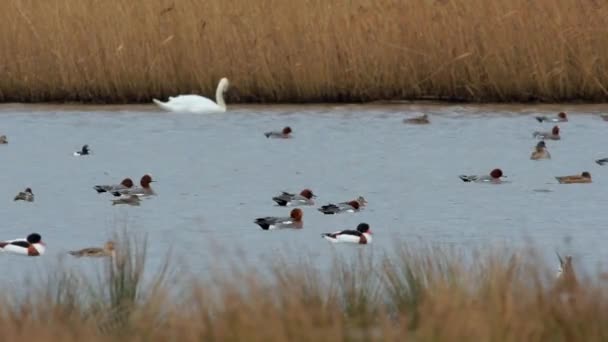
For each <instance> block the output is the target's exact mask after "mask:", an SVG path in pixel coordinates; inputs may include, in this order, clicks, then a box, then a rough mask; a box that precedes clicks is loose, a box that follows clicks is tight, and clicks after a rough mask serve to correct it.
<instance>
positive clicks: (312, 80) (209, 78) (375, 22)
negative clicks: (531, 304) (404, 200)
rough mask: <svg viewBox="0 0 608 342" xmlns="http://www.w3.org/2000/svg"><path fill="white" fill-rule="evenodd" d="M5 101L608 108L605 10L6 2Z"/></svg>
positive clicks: (468, 1)
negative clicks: (224, 97)
mask: <svg viewBox="0 0 608 342" xmlns="http://www.w3.org/2000/svg"><path fill="white" fill-rule="evenodd" d="M0 31H1V32H2V35H1V36H0V75H1V77H0V101H23V102H29V101H92V102H114V103H123V102H139V101H143V102H147V101H150V100H151V98H152V97H166V96H168V95H174V94H178V93H185V92H196V93H203V94H206V95H211V96H213V94H214V89H215V86H216V84H217V81H218V80H219V78H220V77H222V76H227V77H229V78H230V79H231V80H232V81H233V82H232V84H233V85H234V87H233V91H232V92H231V93H230V94H229V101H232V102H236V101H240V102H242V101H266V102H286V101H292V102H310V101H367V100H380V99H414V98H424V97H426V96H430V97H434V98H445V99H455V98H458V99H465V100H472V101H528V100H543V101H567V100H588V101H606V100H608V90H607V89H608V2H605V1H598V0H537V1H529V0H498V1H486V0H409V1H401V0H378V1H372V0H337V1H331V2H327V1H321V0H305V1H280V0H260V1H255V2H253V1H248V0H233V1H214V0H208V1H196V0H154V1H137V2H136V1H127V0H91V1H79V0H62V1H37V0H6V1H4V2H3V8H2V11H0Z"/></svg>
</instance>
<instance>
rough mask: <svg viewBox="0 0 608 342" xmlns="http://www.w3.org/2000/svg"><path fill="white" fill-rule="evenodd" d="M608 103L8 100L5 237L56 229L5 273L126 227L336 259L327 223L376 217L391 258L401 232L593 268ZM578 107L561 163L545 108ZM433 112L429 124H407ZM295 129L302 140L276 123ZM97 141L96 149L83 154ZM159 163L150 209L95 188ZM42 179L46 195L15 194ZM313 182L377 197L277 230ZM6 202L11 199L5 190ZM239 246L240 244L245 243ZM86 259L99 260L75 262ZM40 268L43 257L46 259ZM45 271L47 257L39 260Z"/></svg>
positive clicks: (379, 243)
mask: <svg viewBox="0 0 608 342" xmlns="http://www.w3.org/2000/svg"><path fill="white" fill-rule="evenodd" d="M607 108H608V107H607V106H570V107H558V106H555V107H551V106H520V107H517V106H515V107H513V106H446V105H428V106H426V105H386V106H356V105H347V106H241V107H232V110H231V111H230V112H229V113H226V114H221V115H207V116H200V115H189V114H169V113H161V112H159V111H158V110H157V109H156V108H154V107H153V106H126V107H120V106H119V107H111V106H105V107H103V106H102V107H76V106H75V107H59V106H56V107H54V106H16V105H8V106H4V107H0V134H6V135H8V138H9V144H8V145H4V146H0V158H1V161H2V168H1V170H2V172H0V189H1V190H2V193H1V195H0V201H2V202H3V205H2V206H0V217H2V223H1V224H0V238H5V239H10V238H16V237H21V236H25V235H27V233H29V232H32V231H37V232H40V233H41V234H42V235H43V238H44V240H46V242H47V244H48V250H47V254H46V255H45V257H44V258H37V259H35V260H33V259H31V258H29V259H28V258H19V257H16V256H8V255H5V256H2V258H0V267H2V269H3V270H5V271H7V270H8V271H9V272H10V271H11V270H18V269H23V268H26V270H40V267H43V266H44V265H45V264H46V263H48V262H50V261H49V260H56V259H57V256H58V255H65V252H66V251H68V250H71V249H77V248H82V247H88V246H96V245H102V244H103V242H104V241H105V240H106V239H107V238H108V237H109V236H110V234H112V232H114V231H116V230H120V229H122V228H123V227H125V226H128V227H129V229H130V230H131V231H134V232H142V233H147V234H148V239H149V261H150V263H151V264H152V265H158V264H159V263H160V262H161V260H163V258H164V257H165V255H166V254H167V252H168V251H169V250H170V249H171V250H172V253H173V255H174V256H175V257H176V258H177V259H178V260H181V261H184V262H185V263H186V264H187V265H189V266H190V267H191V268H192V269H193V270H195V271H197V272H198V271H200V272H201V273H204V272H205V269H206V267H207V266H208V265H209V264H218V263H219V264H221V263H222V261H223V260H227V259H230V258H232V259H233V260H239V258H244V259H247V260H253V259H254V258H258V257H259V256H262V257H263V258H264V257H271V258H272V256H273V255H281V256H282V257H287V259H288V260H292V261H295V260H298V259H299V258H300V257H301V256H302V255H306V256H307V257H308V258H310V259H311V261H312V262H313V263H317V262H318V263H319V264H324V263H325V260H327V259H328V258H330V256H331V255H332V254H333V253H334V252H335V251H336V250H338V251H339V252H342V251H346V253H351V254H352V253H354V251H357V250H360V249H361V248H356V247H355V248H353V247H350V246H333V245H331V244H329V243H327V242H326V241H324V240H322V239H321V238H320V236H319V235H320V233H323V232H328V231H334V230H338V229H346V228H354V227H355V226H356V225H357V224H358V223H359V222H368V223H369V224H370V225H371V226H372V229H373V231H374V243H373V244H372V245H370V246H365V247H363V248H366V249H367V250H369V251H373V253H375V254H378V253H383V252H384V251H387V250H389V249H390V248H392V247H393V246H394V245H395V241H403V242H414V243H416V244H431V245H449V246H451V247H454V248H456V249H458V250H471V249H475V248H487V247H490V246H509V247H521V246H524V245H526V244H527V243H529V242H530V241H532V243H533V244H534V245H535V246H537V247H538V248H540V249H541V250H542V251H543V252H544V253H546V254H548V255H550V253H553V251H554V250H559V251H560V252H561V253H571V254H573V255H574V256H575V260H577V262H578V263H583V264H586V265H588V266H593V267H594V266H595V265H596V264H597V263H603V261H604V260H606V257H607V256H608V249H606V248H603V247H604V244H605V243H606V242H607V241H608V229H607V227H606V217H607V215H606V213H605V212H606V207H607V204H608V200H607V199H606V189H607V185H608V166H605V167H601V166H599V165H597V164H595V163H594V159H596V158H599V157H608V151H607V150H606V141H607V140H606V137H605V132H606V130H607V129H608V122H604V121H602V120H601V119H600V118H599V117H598V116H597V113H600V112H602V111H603V110H606V109H607ZM559 110H567V111H568V113H569V115H570V122H568V123H562V124H560V126H561V128H562V140H561V141H555V142H554V141H549V142H547V145H548V149H549V151H550V152H551V154H552V157H553V159H552V160H550V161H531V160H530V159H529V156H530V153H531V152H532V149H533V146H534V145H535V143H536V141H535V140H534V139H533V138H532V132H533V131H534V130H549V129H550V128H551V127H552V124H547V123H545V124H540V123H538V122H536V120H534V119H533V117H532V116H533V115H536V114H547V115H552V114H554V113H556V112H557V111H559ZM422 112H425V113H428V114H429V115H430V119H431V121H432V124H431V125H428V126H408V125H404V124H403V123H402V119H403V118H405V117H410V116H414V115H417V114H419V113H422ZM285 125H289V126H291V127H292V128H293V129H294V139H291V140H272V139H266V138H265V137H264V135H263V132H265V131H268V130H271V129H280V128H282V127H283V126H285ZM85 143H86V144H89V145H90V146H91V149H92V150H93V153H94V154H93V155H91V156H88V157H74V156H72V152H73V151H75V150H77V149H79V148H80V146H82V145H83V144H85ZM495 167H500V168H502V169H503V171H504V172H505V174H506V175H507V176H508V180H510V183H508V184H501V185H487V184H470V183H463V182H462V181H460V180H459V179H458V175H459V174H463V173H466V174H469V173H472V174H476V173H487V172H489V171H490V170H491V169H492V168H495ZM584 170H586V171H590V172H591V174H592V176H593V184H578V185H576V184H575V185H560V184H557V183H556V181H555V179H554V178H553V177H554V176H559V175H569V174H578V173H580V172H581V171H584ZM144 173H151V174H152V175H153V177H154V178H155V179H156V180H157V181H158V182H157V183H153V187H154V188H155V190H156V191H157V193H158V196H156V197H155V198H152V199H150V200H146V201H144V202H143V204H142V205H141V206H140V207H130V206H112V205H111V202H110V197H109V196H106V195H104V194H101V195H98V194H97V193H96V192H95V191H94V190H93V189H92V186H93V185H95V184H114V183H117V182H119V181H120V180H121V179H122V178H124V177H131V178H132V179H133V180H139V178H140V177H141V175H143V174H144ZM27 186H30V187H31V188H32V189H33V191H34V193H35V195H36V201H35V202H34V203H24V202H13V201H12V198H13V196H14V195H15V194H16V193H17V192H18V191H22V190H23V189H24V188H25V187H27ZM305 187H308V188H311V189H313V191H314V192H315V193H316V194H317V195H318V196H319V197H318V198H317V203H318V204H319V205H321V204H325V203H328V202H331V201H343V200H349V199H352V198H355V197H357V196H358V195H363V196H365V198H366V199H367V200H368V201H369V205H368V207H367V208H366V209H365V210H364V211H362V212H360V213H356V214H343V215H335V216H325V215H322V214H321V213H319V212H318V211H316V210H314V208H305V210H304V229H302V230H299V231H262V230H260V229H259V228H258V227H257V226H256V225H254V224H253V220H254V219H255V218H256V217H259V216H268V215H277V216H286V215H287V214H288V212H289V209H285V208H280V207H276V206H274V205H273V202H272V201H271V197H272V196H273V195H275V194H276V193H277V192H279V191H281V190H288V191H298V192H299V191H300V190H301V189H302V188H305ZM2 198H3V199H2ZM237 250H238V251H239V252H238V253H237V252H236V251H237ZM67 262H69V263H85V262H88V261H83V260H78V261H76V260H71V259H69V260H67ZM30 265H34V266H30ZM32 267H33V268H32Z"/></svg>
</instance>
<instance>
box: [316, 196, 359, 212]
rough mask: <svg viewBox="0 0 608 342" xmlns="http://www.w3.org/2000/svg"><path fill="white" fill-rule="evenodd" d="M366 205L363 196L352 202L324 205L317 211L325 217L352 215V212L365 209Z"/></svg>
mask: <svg viewBox="0 0 608 342" xmlns="http://www.w3.org/2000/svg"><path fill="white" fill-rule="evenodd" d="M366 204H367V201H366V200H365V198H363V196H359V197H357V198H356V199H354V200H352V201H347V202H340V203H338V204H334V203H330V204H326V205H324V206H321V207H320V208H318V209H317V210H319V211H320V212H322V213H323V214H325V215H335V214H340V213H354V212H357V211H359V210H360V209H363V207H365V205H366Z"/></svg>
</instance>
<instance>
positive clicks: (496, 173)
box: [490, 169, 503, 179]
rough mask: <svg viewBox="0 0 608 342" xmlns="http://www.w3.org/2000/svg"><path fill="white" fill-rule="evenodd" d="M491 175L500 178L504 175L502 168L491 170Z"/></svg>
mask: <svg viewBox="0 0 608 342" xmlns="http://www.w3.org/2000/svg"><path fill="white" fill-rule="evenodd" d="M490 176H491V177H492V178H494V179H498V178H500V177H502V176H503V174H502V170H501V169H494V170H492V172H490Z"/></svg>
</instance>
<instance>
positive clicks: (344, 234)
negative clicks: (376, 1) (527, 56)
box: [0, 78, 608, 260]
mask: <svg viewBox="0 0 608 342" xmlns="http://www.w3.org/2000/svg"><path fill="white" fill-rule="evenodd" d="M228 87H229V81H228V79H227V78H222V79H221V80H220V82H219V84H218V86H217V90H216V101H215V102H214V101H212V100H210V99H208V98H205V97H203V96H199V95H192V94H190V95H179V96H176V97H169V100H168V101H167V102H162V101H160V100H158V99H154V100H153V102H154V103H155V104H156V105H157V106H159V107H160V108H161V109H163V110H166V111H170V112H186V113H197V114H207V113H221V112H225V111H226V102H225V101H224V97H223V96H224V95H223V94H224V93H225V92H226V91H227V90H228ZM601 117H602V119H604V120H606V121H608V115H601ZM535 118H536V120H538V121H539V122H541V123H543V122H553V123H563V122H567V121H568V116H567V115H566V113H564V112H561V113H559V114H557V116H555V117H547V116H538V117H535ZM403 122H404V123H406V124H415V125H425V124H430V120H429V117H428V115H426V114H424V115H422V116H419V117H414V118H406V119H404V120H403ZM292 132H293V131H292V128H291V127H289V126H288V127H284V128H283V129H282V130H280V131H270V132H265V133H264V135H265V136H266V137H267V138H279V139H289V138H291V133H292ZM533 137H534V138H537V139H541V141H539V142H538V143H537V144H536V146H535V148H534V151H533V152H532V154H531V156H530V159H532V160H542V159H551V154H550V153H549V151H548V150H547V144H546V142H545V140H560V139H561V136H560V129H559V126H557V125H555V126H554V127H553V128H552V129H551V130H550V131H546V132H543V131H536V132H534V133H533ZM7 143H8V139H7V137H6V136H4V135H2V136H0V144H7ZM90 154H91V150H90V149H89V146H88V145H84V146H83V147H82V148H81V150H79V151H76V152H74V156H88V155H90ZM596 162H597V163H598V164H599V165H604V164H608V158H603V159H598V160H596ZM503 177H505V176H504V174H503V171H502V170H501V169H498V168H497V169H494V170H492V171H491V172H490V173H489V174H487V175H460V176H459V178H460V179H461V180H462V181H464V182H477V183H479V182H488V183H501V182H502V178H503ZM555 178H556V179H557V180H558V182H559V183H563V184H571V183H591V181H592V180H591V174H590V173H589V172H588V171H584V172H582V173H581V174H580V175H569V176H558V177H555ZM152 182H153V180H152V176H151V175H149V174H146V175H144V176H142V177H141V180H140V186H138V187H135V186H134V183H133V181H132V180H131V179H130V178H125V179H123V180H122V181H121V182H120V183H119V184H116V185H95V186H94V187H93V188H94V189H95V190H96V191H97V192H98V193H108V194H111V195H112V198H111V201H112V205H121V204H124V205H133V206H138V205H140V203H141V200H142V199H143V198H147V197H149V196H153V195H155V192H154V191H153V190H152V188H151V187H150V183H152ZM315 197H316V196H315V195H314V194H313V192H312V191H311V190H310V189H304V190H302V191H301V192H300V193H299V194H295V193H289V192H282V193H280V194H277V195H276V196H275V197H273V198H272V200H273V201H274V202H276V204H277V205H278V206H282V207H300V206H313V205H314V204H315V203H314V200H313V198H315ZM14 200H15V201H19V200H22V201H26V202H33V201H34V194H33V192H32V189H30V188H26V189H25V191H23V192H20V193H19V194H17V196H15V198H14ZM366 204H367V201H366V200H365V198H363V197H362V196H359V197H358V198H356V199H353V200H350V201H344V202H339V203H329V204H326V205H323V206H321V207H319V208H318V211H320V212H321V213H323V214H326V215H333V214H340V213H354V212H357V211H360V210H361V209H363V208H364V207H365V206H366ZM303 215H304V212H303V210H302V209H301V208H294V209H292V210H291V212H290V215H289V216H288V217H274V216H267V217H259V218H257V219H255V220H254V223H255V224H257V225H258V226H259V227H260V228H262V229H263V230H272V229H285V228H292V229H299V228H302V227H303V220H302V219H303ZM322 237H323V238H325V239H327V240H328V241H331V242H347V243H356V244H369V243H371V241H372V235H371V230H370V227H369V225H368V224H367V223H364V222H362V223H360V224H359V225H358V226H357V227H356V229H355V230H342V231H337V232H333V233H324V234H322ZM0 250H2V251H5V252H12V253H17V254H22V255H29V256H38V255H42V254H44V251H45V245H44V243H43V242H42V239H41V236H40V235H39V234H37V233H32V234H30V235H28V236H27V237H26V238H24V239H16V240H8V241H3V242H0ZM113 253H114V242H113V241H108V242H107V243H106V244H105V246H104V247H103V248H85V249H82V250H79V251H71V252H69V254H71V255H74V256H77V257H80V256H109V255H112V254H113ZM567 260H570V259H567Z"/></svg>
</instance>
